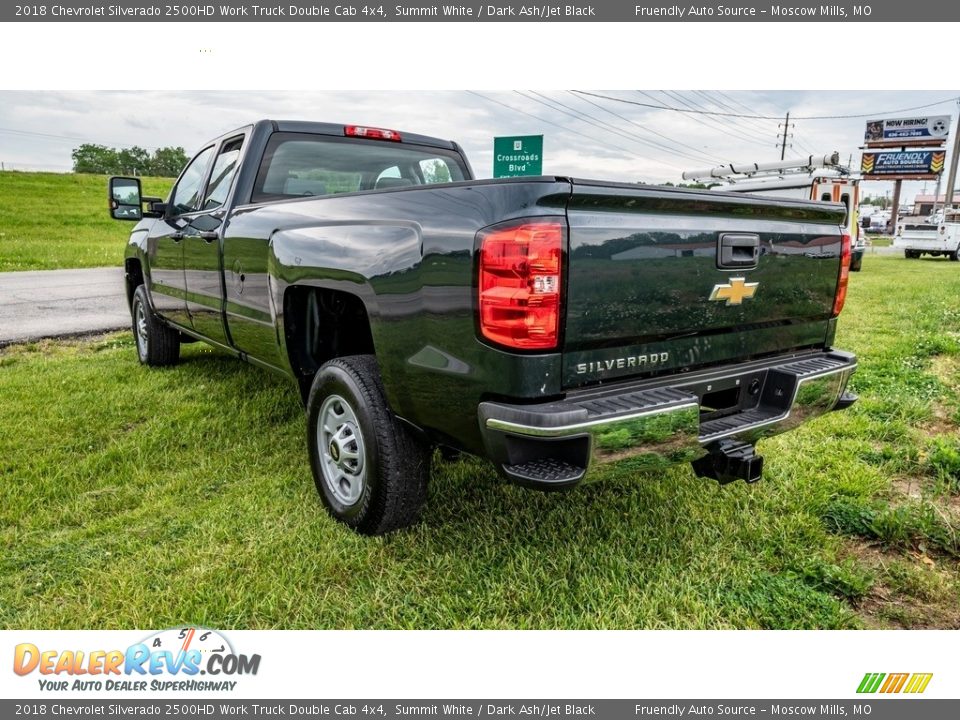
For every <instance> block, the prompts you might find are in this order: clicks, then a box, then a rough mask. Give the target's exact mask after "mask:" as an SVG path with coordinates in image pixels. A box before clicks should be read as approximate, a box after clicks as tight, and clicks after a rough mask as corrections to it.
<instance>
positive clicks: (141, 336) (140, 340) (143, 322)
mask: <svg viewBox="0 0 960 720" xmlns="http://www.w3.org/2000/svg"><path fill="white" fill-rule="evenodd" d="M133 327H134V330H135V331H136V332H135V337H136V339H137V352H138V353H139V354H140V358H141V359H143V358H146V357H147V343H148V338H147V313H146V310H144V307H143V303H142V302H138V303H136V305H135V307H134V310H133Z"/></svg>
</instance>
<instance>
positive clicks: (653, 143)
mask: <svg viewBox="0 0 960 720" xmlns="http://www.w3.org/2000/svg"><path fill="white" fill-rule="evenodd" d="M514 92H515V93H517V94H518V95H520V96H521V97H524V98H526V99H528V100H533V101H534V102H538V103H540V104H541V105H546V106H547V107H549V108H551V109H552V110H556V111H557V112H560V113H563V114H564V115H569V116H570V117H574V118H575V119H578V120H580V122H585V123H588V124H590V125H594V126H596V127H599V128H600V129H601V130H606V131H607V132H613V133H615V134H617V135H619V136H621V137H624V138H626V139H627V140H632V141H633V142H642V143H644V144H645V145H649V146H651V147H654V148H657V149H659V150H666V151H667V152H669V153H671V154H672V155H683V156H684V157H686V158H687V159H690V160H695V161H697V162H702V159H701V158H698V157H694V156H693V155H688V154H687V153H683V152H681V151H679V150H674V149H673V148H670V147H667V146H666V145H663V144H661V143H658V142H656V141H655V140H648V139H646V138H643V137H640V136H639V135H637V134H635V133H630V132H626V131H622V130H620V129H619V128H617V127H616V126H615V125H612V124H610V123H608V122H606V121H604V120H599V119H598V118H596V117H594V116H593V115H590V114H589V113H585V112H581V111H580V110H577V109H576V108H572V107H570V106H569V105H565V104H564V103H562V102H560V101H559V100H554V99H553V98H550V97H547V96H546V95H542V94H541V93H538V92H536V91H534V90H531V91H530V92H531V93H532V94H534V95H537V96H538V97H541V98H543V99H544V100H547V101H549V102H551V103H553V104H554V105H557V106H559V107H560V108H565V110H569V111H570V112H566V111H565V110H561V109H558V108H556V107H553V106H551V105H547V104H546V103H545V102H542V101H540V100H537V99H536V98H532V97H529V96H528V95H525V94H524V93H522V92H520V91H519V90H514ZM571 113H576V114H577V115H582V116H583V117H576V116H575V115H572V114H571ZM584 118H587V119H584ZM605 126H606V127H605ZM648 159H650V158H648ZM660 162H664V163H666V164H667V165H671V166H672V167H675V168H678V169H680V167H679V166H678V165H673V163H670V162H668V161H665V160H661V161H660Z"/></svg>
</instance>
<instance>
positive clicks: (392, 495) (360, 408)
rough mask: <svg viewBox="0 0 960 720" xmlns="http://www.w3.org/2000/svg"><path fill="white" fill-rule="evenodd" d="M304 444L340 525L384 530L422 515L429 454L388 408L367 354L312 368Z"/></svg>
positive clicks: (320, 489)
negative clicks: (311, 383) (313, 372)
mask: <svg viewBox="0 0 960 720" xmlns="http://www.w3.org/2000/svg"><path fill="white" fill-rule="evenodd" d="M307 448H308V450H309V453H310V469H311V470H312V472H313V479H314V483H315V484H316V486H317V492H318V493H319V494H320V497H321V498H322V499H323V502H324V504H325V505H326V507H327V510H329V512H330V514H331V515H333V517H334V518H336V519H337V520H339V521H340V522H342V523H345V524H346V525H348V526H350V527H351V528H353V529H355V530H357V531H358V532H361V533H363V534H365V535H383V534H385V533H388V532H391V531H392V530H398V529H400V528H403V527H407V526H409V525H412V524H414V523H415V522H416V521H417V520H418V519H419V517H420V511H421V510H422V508H423V504H424V502H425V501H426V490H427V470H428V463H429V456H428V454H427V451H426V448H425V447H424V446H423V445H422V444H420V443H419V442H418V441H417V440H416V439H415V438H414V437H413V436H412V435H411V433H410V431H409V430H408V429H407V428H406V427H405V426H404V425H403V424H402V423H401V422H400V421H399V420H397V418H396V417H395V416H394V414H393V412H391V410H390V408H389V407H388V405H387V401H386V397H385V396H384V391H383V385H382V383H381V382H380V371H379V368H378V366H377V361H376V359H375V358H374V357H373V356H372V355H351V356H347V357H342V358H337V359H335V360H331V361H330V362H328V363H326V364H325V365H323V367H321V368H320V370H319V371H318V372H317V375H316V377H315V378H314V379H313V385H312V386H311V388H310V395H309V397H308V399H307Z"/></svg>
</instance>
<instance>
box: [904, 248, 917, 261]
mask: <svg viewBox="0 0 960 720" xmlns="http://www.w3.org/2000/svg"><path fill="white" fill-rule="evenodd" d="M903 256H904V257H905V258H906V259H907V260H914V259H916V258H918V257H920V256H919V255H916V254H914V252H913V250H904V251H903Z"/></svg>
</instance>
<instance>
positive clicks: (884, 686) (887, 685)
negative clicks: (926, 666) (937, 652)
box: [857, 673, 933, 694]
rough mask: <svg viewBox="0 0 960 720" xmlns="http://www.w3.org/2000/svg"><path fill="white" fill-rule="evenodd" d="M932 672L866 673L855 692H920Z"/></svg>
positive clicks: (930, 677)
mask: <svg viewBox="0 0 960 720" xmlns="http://www.w3.org/2000/svg"><path fill="white" fill-rule="evenodd" d="M931 679H933V673H912V674H911V673H889V674H887V673H867V674H866V675H864V676H863V680H861V681H860V685H859V687H857V692H858V693H860V694H871V693H877V692H879V693H888V694H889V693H911V694H918V693H922V692H923V691H924V690H926V689H927V685H929V684H930V680H931Z"/></svg>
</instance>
